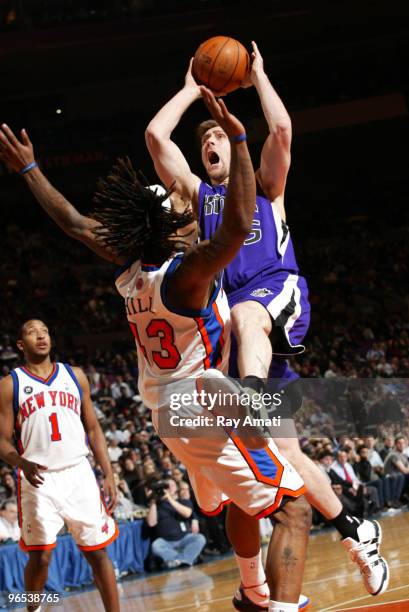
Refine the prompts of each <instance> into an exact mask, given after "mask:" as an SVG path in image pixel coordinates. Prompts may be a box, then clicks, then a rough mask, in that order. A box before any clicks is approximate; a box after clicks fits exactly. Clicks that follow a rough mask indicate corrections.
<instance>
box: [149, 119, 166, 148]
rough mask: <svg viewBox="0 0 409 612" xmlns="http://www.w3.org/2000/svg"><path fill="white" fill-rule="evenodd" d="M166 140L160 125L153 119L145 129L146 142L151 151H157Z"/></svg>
mask: <svg viewBox="0 0 409 612" xmlns="http://www.w3.org/2000/svg"><path fill="white" fill-rule="evenodd" d="M164 140H165V135H164V134H163V133H162V132H161V130H160V129H159V128H158V126H157V125H156V124H155V123H154V121H151V122H150V124H149V125H148V127H147V128H146V130H145V142H146V146H147V147H148V150H149V151H155V150H156V149H158V148H159V147H160V145H161V143H162V142H163V141H164Z"/></svg>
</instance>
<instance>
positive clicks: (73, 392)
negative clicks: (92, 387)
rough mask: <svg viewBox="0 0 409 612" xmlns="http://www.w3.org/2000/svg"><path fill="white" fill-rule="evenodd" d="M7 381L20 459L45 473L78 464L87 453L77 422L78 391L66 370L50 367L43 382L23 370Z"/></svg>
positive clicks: (75, 383) (79, 388)
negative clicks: (32, 463)
mask: <svg viewBox="0 0 409 612" xmlns="http://www.w3.org/2000/svg"><path fill="white" fill-rule="evenodd" d="M11 377H12V380H13V408H14V417H15V421H14V433H15V437H16V441H17V449H18V452H19V453H20V455H22V456H23V457H24V458H25V459H27V460H29V461H34V462H35V463H40V464H41V465H45V466H46V467H47V468H48V470H49V471H51V470H61V469H63V468H66V467H70V466H73V465H76V464H77V463H79V462H80V461H81V459H82V458H83V457H85V456H86V455H88V453H89V450H88V446H87V443H86V436H85V430H84V427H83V425H82V421H81V398H82V389H81V387H80V385H79V383H78V381H77V378H76V376H75V374H74V372H73V371H72V369H71V368H70V366H69V365H68V364H64V363H54V364H53V370H52V372H51V374H50V376H49V377H48V378H47V379H43V378H41V377H40V376H37V375H36V374H33V373H32V372H30V371H29V370H28V369H27V368H25V367H24V366H23V367H20V368H16V369H15V370H12V371H11Z"/></svg>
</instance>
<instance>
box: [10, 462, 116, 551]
mask: <svg viewBox="0 0 409 612" xmlns="http://www.w3.org/2000/svg"><path fill="white" fill-rule="evenodd" d="M41 474H42V476H43V477H44V482H43V484H41V485H40V486H39V487H38V488H36V487H33V486H32V485H31V484H30V483H29V482H28V480H27V479H26V477H25V476H24V474H23V472H22V471H21V470H19V471H18V509H19V524H20V530H21V539H20V547H21V548H22V549H23V550H27V551H29V550H47V549H51V548H55V546H56V545H57V534H58V532H59V531H60V529H61V528H62V527H63V525H64V523H65V524H66V525H67V527H68V529H69V531H70V533H71V535H72V537H73V538H74V540H75V542H76V543H77V545H78V547H79V548H80V549H81V550H84V551H91V550H98V549H100V548H104V547H105V546H107V545H108V544H110V543H111V542H113V541H114V540H115V539H116V538H117V537H118V535H119V532H118V527H117V525H116V523H115V521H114V520H113V518H112V517H111V516H110V515H109V514H108V512H107V510H106V508H105V504H104V501H103V500H102V497H101V494H100V489H99V487H98V484H97V481H96V478H95V475H94V472H93V471H92V468H91V466H90V464H89V461H88V460H87V458H86V457H84V458H83V459H82V460H81V461H80V463H78V464H77V465H74V466H72V467H68V468H65V469H62V470H56V471H50V472H48V471H44V472H41Z"/></svg>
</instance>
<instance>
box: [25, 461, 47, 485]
mask: <svg viewBox="0 0 409 612" xmlns="http://www.w3.org/2000/svg"><path fill="white" fill-rule="evenodd" d="M46 469H48V468H46V466H45V465H40V464H39V463H34V462H33V461H26V460H24V462H23V464H22V466H21V470H22V472H23V474H24V476H25V477H26V478H27V480H28V482H29V483H30V484H32V485H33V487H35V488H36V489H38V487H39V486H40V485H42V484H43V482H44V478H43V476H42V475H41V472H42V471H44V470H46Z"/></svg>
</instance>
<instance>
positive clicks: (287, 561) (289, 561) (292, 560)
mask: <svg viewBox="0 0 409 612" xmlns="http://www.w3.org/2000/svg"><path fill="white" fill-rule="evenodd" d="M282 561H283V563H284V567H285V570H286V572H287V573H290V571H291V568H292V567H294V565H297V563H298V558H297V557H295V556H294V553H293V551H292V550H291V548H290V547H289V546H285V547H284V550H283V554H282Z"/></svg>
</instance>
